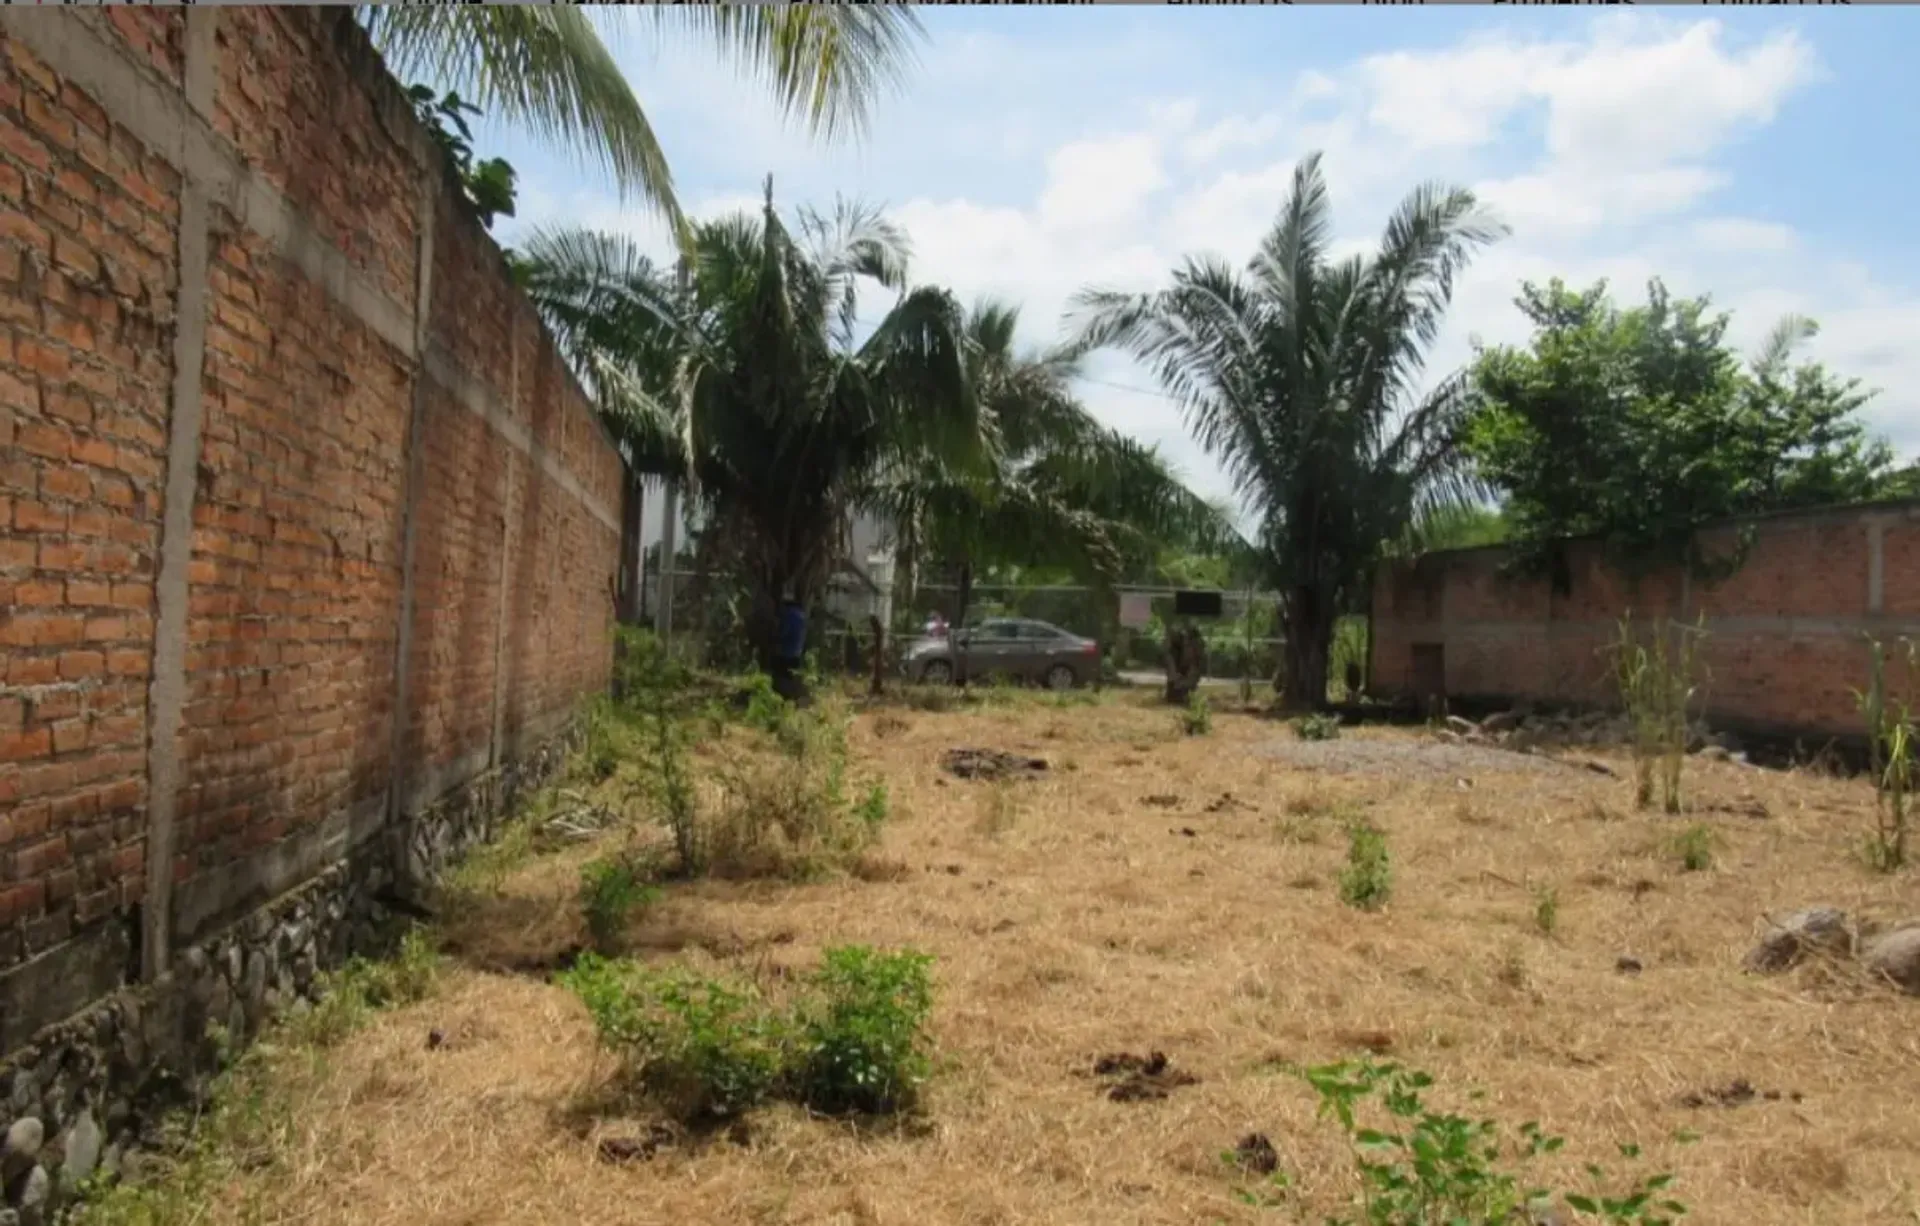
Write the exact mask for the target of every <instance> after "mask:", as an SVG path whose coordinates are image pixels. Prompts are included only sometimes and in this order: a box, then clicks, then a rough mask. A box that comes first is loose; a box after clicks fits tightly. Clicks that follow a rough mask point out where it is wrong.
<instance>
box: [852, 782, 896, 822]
mask: <svg viewBox="0 0 1920 1226" xmlns="http://www.w3.org/2000/svg"><path fill="white" fill-rule="evenodd" d="M890 807H891V806H890V804H889V802H888V799H887V785H886V784H885V783H881V782H877V781H876V782H875V783H873V784H872V785H871V786H869V787H868V788H867V791H866V794H865V795H863V796H862V797H861V798H860V803H859V804H858V805H857V806H855V808H854V816H856V817H858V818H859V819H860V821H861V822H862V823H863V824H864V825H865V826H866V827H867V828H868V829H869V830H875V831H877V830H879V828H880V827H881V826H884V825H886V822H887V812H888V810H889V808H890Z"/></svg>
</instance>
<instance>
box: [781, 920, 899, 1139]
mask: <svg viewBox="0 0 1920 1226" xmlns="http://www.w3.org/2000/svg"><path fill="white" fill-rule="evenodd" d="M932 962H933V959H932V958H930V957H928V956H927V955H925V954H921V953H914V952H912V951H904V950H903V951H898V952H892V953H888V952H882V951H878V950H874V949H869V948H867V947H865V946H859V945H855V946H846V947H842V948H839V949H830V950H828V951H826V954H825V956H824V959H823V961H822V964H821V967H820V969H819V971H817V972H816V973H815V974H814V976H813V979H812V987H813V991H814V993H815V995H814V998H813V999H812V1000H810V1001H808V1002H806V1003H805V1004H804V1005H803V1006H802V1008H801V1011H800V1017H799V1019H798V1026H797V1027H796V1029H797V1031H798V1051H797V1053H796V1060H795V1075H796V1077H797V1078H798V1085H797V1086H796V1097H798V1098H799V1099H800V1100H801V1101H803V1102H805V1103H806V1104H807V1105H808V1106H809V1107H812V1108H813V1109H814V1110H815V1111H820V1112H823V1113H826V1114H829V1115H842V1114H849V1113H859V1114H867V1115H874V1114H883V1113H887V1112H892V1111H898V1110H902V1109H904V1108H906V1107H908V1106H911V1105H912V1102H913V1099H914V1095H915V1093H916V1091H917V1090H918V1088H919V1086H920V1083H921V1082H922V1081H924V1080H926V1076H927V1071H928V1068H929V1061H928V1058H927V1038H926V1024H927V1016H928V1014H929V1013H930V1012H931V1011H932V1009H933V987H932V985H931V983H930V982H929V980H928V977H927V968H928V967H929V966H930V965H932Z"/></svg>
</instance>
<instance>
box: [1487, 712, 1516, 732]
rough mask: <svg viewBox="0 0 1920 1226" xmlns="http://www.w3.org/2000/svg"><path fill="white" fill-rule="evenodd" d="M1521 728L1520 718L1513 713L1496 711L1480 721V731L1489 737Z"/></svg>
mask: <svg viewBox="0 0 1920 1226" xmlns="http://www.w3.org/2000/svg"><path fill="white" fill-rule="evenodd" d="M1519 726H1520V716H1519V715H1518V714H1517V713H1515V712H1513V711H1495V712H1494V713H1493V714H1492V715H1489V716H1487V717H1486V718H1485V719H1483V720H1481V721H1480V731H1482V732H1485V733H1487V734H1489V735H1492V734H1494V733H1498V732H1512V731H1513V730H1514V729H1515V728H1518V727H1519Z"/></svg>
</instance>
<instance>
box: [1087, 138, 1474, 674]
mask: <svg viewBox="0 0 1920 1226" xmlns="http://www.w3.org/2000/svg"><path fill="white" fill-rule="evenodd" d="M1332 226H1333V219H1332V211H1331V208H1330V205H1329V201H1328V196H1327V186H1326V180H1325V178H1324V177H1323V176H1322V174H1321V171H1320V159H1319V155H1317V154H1315V155H1313V156H1311V157H1308V158H1307V159H1305V160H1304V161H1302V162H1301V163H1300V165H1299V166H1298V167H1297V168H1296V170H1295V171H1294V178H1293V185H1292V189H1291V191H1290V193H1289V195H1288V197H1287V199H1286V201H1285V202H1284V203H1283V204H1282V206H1281V209H1280V214H1279V216H1278V218H1277V219H1276V220H1275V222H1274V225H1273V228H1272V229H1271V230H1270V231H1269V232H1268V234H1267V236H1266V238H1265V239H1264V240H1262V242H1261V244H1260V247H1259V250H1258V251H1256V252H1255V253H1254V255H1253V258H1252V259H1251V260H1250V261H1248V263H1247V265H1246V267H1245V269H1244V270H1243V271H1236V270H1234V269H1233V268H1231V267H1229V266H1227V265H1226V264H1224V263H1222V262H1220V261H1217V260H1213V259H1206V258H1189V259H1187V260H1186V261H1184V262H1183V263H1182V264H1181V266H1180V267H1178V268H1176V269H1175V270H1174V273H1173V283H1172V285H1171V286H1170V287H1169V288H1167V289H1163V290H1160V291H1157V292H1154V293H1148V294H1125V293H1115V292H1106V291H1089V292H1087V293H1085V294H1083V295H1081V296H1080V298H1079V299H1078V306H1079V307H1080V308H1081V310H1083V311H1084V312H1085V318H1084V320H1083V322H1082V324H1081V332H1080V337H1079V340H1078V348H1079V349H1081V350H1085V349H1092V348H1096V347H1099V346H1105V345H1114V346H1118V347H1120V348H1122V349H1125V350H1126V351H1128V352H1130V353H1132V354H1133V355H1134V356H1135V357H1136V358H1138V359H1139V360H1140V361H1142V362H1143V363H1145V364H1146V365H1147V366H1148V367H1149V368H1150V369H1151V370H1152V371H1153V373H1154V374H1155V376H1156V377H1157V378H1158V379H1159V381H1160V383H1161V385H1162V386H1163V387H1164V388H1165V389H1166V392H1167V394H1168V395H1169V396H1170V397H1172V398H1173V399H1174V400H1175V401H1176V402H1177V403H1178V404H1179V405H1180V407H1181V409H1182V411H1183V412H1184V414H1185V415H1186V418H1187V423H1188V426H1189V428H1190V429H1191V430H1192V431H1193V432H1194V434H1195V436H1196V437H1197V438H1198V439H1199V441H1200V443H1201V444H1202V445H1203V446H1205V447H1206V448H1207V449H1208V450H1209V451H1210V452H1212V453H1213V455H1215V456H1216V457H1217V458H1218V459H1219V461H1220V462H1221V464H1222V465H1223V466H1224V467H1225V468H1226V470H1227V472H1228V473H1229V474H1230V475H1231V476H1232V478H1233V480H1234V482H1235V484H1236V485H1237V487H1238V490H1239V493H1240V496H1241V498H1242V500H1243V501H1244V503H1245V504H1246V506H1247V508H1248V510H1249V511H1250V512H1251V513H1252V518H1253V520H1254V521H1255V523H1256V524H1257V526H1258V538H1259V543H1260V546H1261V551H1260V552H1261V557H1262V562H1263V569H1264V571H1265V578H1266V580H1267V581H1268V582H1269V583H1271V584H1272V585H1273V586H1274V587H1275V588H1276V589H1277V590H1279V591H1280V592H1281V593H1282V597H1283V600H1284V604H1285V611H1284V625H1285V638H1286V647H1285V659H1284V673H1285V678H1284V681H1285V684H1284V690H1285V696H1286V701H1287V704H1288V705H1289V706H1292V707H1295V708H1316V707H1321V706H1324V705H1325V704H1326V701H1327V668H1328V656H1329V651H1330V646H1331V642H1332V638H1333V632H1334V626H1335V623H1336V622H1337V621H1338V619H1339V617H1340V615H1341V614H1343V613H1346V612H1348V611H1350V610H1353V609H1355V608H1356V607H1358V606H1360V605H1361V604H1362V603H1363V602H1364V601H1365V599H1366V594H1367V592H1368V591H1369V590H1370V584H1371V578H1372V571H1373V567H1374V565H1375V564H1376V563H1377V562H1378V560H1379V559H1380V557H1381V556H1382V554H1383V553H1384V551H1385V550H1386V549H1387V548H1388V546H1389V545H1390V543H1391V542H1393V541H1395V540H1396V539H1398V538H1399V537H1400V536H1401V534H1402V533H1403V532H1404V531H1405V530H1406V527H1407V525H1408V524H1409V523H1410V522H1412V521H1413V519H1414V517H1415V516H1416V514H1418V513H1420V512H1422V511H1424V510H1426V509H1427V508H1431V507H1437V506H1443V505H1450V504H1457V503H1463V502H1466V501H1469V500H1472V499H1474V498H1476V497H1477V494H1478V488H1477V486H1476V484H1475V482H1474V480H1473V477H1472V474H1471V471H1470V470H1469V468H1468V466H1467V465H1466V463H1465V457H1464V455H1463V454H1462V453H1461V451H1460V450H1459V448H1458V447H1457V445H1456V444H1457V442H1458V439H1459V436H1460V432H1461V430H1462V429H1463V428H1464V425H1465V422H1466V419H1467V412H1468V408H1469V398H1468V390H1469V389H1468V385H1467V383H1466V381H1465V379H1464V378H1462V377H1459V376H1450V377H1447V378H1443V379H1441V380H1440V381H1439V382H1438V383H1437V385H1435V386H1434V387H1433V388H1432V390H1430V391H1427V392H1425V393H1424V394H1422V393H1421V392H1419V391H1418V390H1417V389H1418V388H1419V387H1420V385H1421V383H1422V376H1423V372H1424V368H1425V359H1426V354H1427V350H1428V348H1429V346H1430V345H1431V344H1432V341H1433V339H1434V336H1435V334H1436V332H1437V331H1438V329H1439V326H1440V323H1441V320H1442V318H1443V317H1444V315H1445V312H1446V308H1447V304H1448V302H1449V300H1450V298H1451V296H1452V290H1453V283H1454V278H1455V277H1456V276H1457V275H1458V273H1459V271H1460V270H1461V269H1462V268H1463V267H1464V266H1465V265H1466V263H1467V261H1468V260H1469V259H1470V258H1471V256H1472V254H1473V253H1474V251H1475V250H1476V249H1478V248H1479V247H1481V246H1483V245H1485V244H1487V243H1489V242H1492V241H1494V240H1495V239H1496V238H1498V237H1499V236H1500V235H1501V234H1502V233H1504V230H1503V229H1502V227H1500V226H1499V225H1498V224H1496V223H1495V222H1494V221H1493V220H1492V219H1490V218H1489V217H1488V216H1487V215H1486V214H1485V213H1484V212H1482V210H1481V209H1480V207H1479V205H1478V203H1477V202H1476V201H1475V199H1474V197H1473V194H1472V193H1470V192H1467V191H1464V190H1461V189H1458V188H1450V187H1445V186H1440V185H1428V186H1424V187H1420V188H1417V189H1415V190H1414V191H1413V192H1412V193H1411V194H1409V195H1408V196H1407V197H1406V199H1405V200H1403V201H1402V202H1401V204H1400V205H1399V207H1398V208H1397V209H1395V211H1394V213H1393V216H1392V217H1391V218H1390V219H1389V220H1388V222H1387V227H1386V232H1385V234H1384V235H1383V236H1382V238H1381V242H1380V248H1379V250H1378V251H1377V252H1376V253H1374V254H1373V255H1370V256H1358V255H1356V256H1352V257H1350V258H1347V259H1344V260H1336V259H1335V258H1334V256H1333V254H1332V251H1331V244H1332Z"/></svg>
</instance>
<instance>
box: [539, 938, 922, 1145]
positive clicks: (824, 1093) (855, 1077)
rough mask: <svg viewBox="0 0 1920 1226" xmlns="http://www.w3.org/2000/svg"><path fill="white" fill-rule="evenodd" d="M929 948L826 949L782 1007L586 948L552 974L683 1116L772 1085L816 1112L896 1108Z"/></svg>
mask: <svg viewBox="0 0 1920 1226" xmlns="http://www.w3.org/2000/svg"><path fill="white" fill-rule="evenodd" d="M931 963H932V959H931V958H929V957H927V956H926V955H924V954H920V953H915V952H913V951H911V950H900V951H894V952H883V951H876V950H872V949H868V948H865V947H861V946H851V947H843V948H838V949H830V950H828V951H826V953H825V955H824V956H823V959H822V962H821V965H820V967H819V969H818V970H816V971H815V972H814V973H813V974H812V975H811V976H809V977H808V979H807V982H806V985H805V988H804V990H803V992H802V993H801V994H800V996H799V997H798V999H797V1000H796V1001H795V1002H794V1003H793V1005H792V1007H791V1008H785V1009H783V1008H781V1007H779V1005H778V1004H777V1003H775V1002H769V1001H767V1000H765V999H764V998H763V997H761V995H760V994H759V993H758V992H756V991H755V990H754V989H753V988H752V987H751V985H748V984H745V983H739V982H733V981H725V980H719V979H707V978H702V977H700V976H698V975H694V974H692V973H691V972H688V971H686V970H684V969H680V968H670V969H665V970H651V969H648V968H646V967H643V966H640V965H639V964H637V963H634V962H630V961H625V960H609V959H606V958H602V957H600V956H599V955H597V954H587V955H584V956H582V957H581V958H580V960H579V961H578V962H576V963H575V964H574V965H573V967H572V969H570V970H568V971H566V972H564V973H563V974H562V975H561V976H560V977H559V982H560V983H561V984H562V985H563V986H565V987H566V988H567V989H568V990H570V991H572V992H573V993H574V994H575V995H576V996H578V997H579V998H580V1000H581V1002H582V1003H583V1004H585V1005H586V1007H587V1012H588V1014H589V1015H591V1016H592V1018H593V1023H594V1028H595V1030H596V1031H597V1033H598V1034H599V1037H600V1042H601V1043H602V1045H603V1046H605V1047H607V1048H608V1049H609V1050H611V1051H613V1052H615V1053H617V1054H618V1055H619V1056H620V1057H621V1058H622V1060H623V1061H624V1062H625V1063H626V1067H627V1072H628V1073H629V1074H630V1075H631V1076H633V1077H634V1078H635V1079H636V1081H637V1082H638V1084H639V1085H640V1086H641V1087H642V1088H644V1089H645V1090H646V1091H647V1092H648V1093H649V1094H651V1095H652V1096H653V1097H654V1098H655V1099H656V1100H657V1101H658V1102H659V1103H660V1105H661V1106H663V1107H664V1108H665V1109H667V1110H668V1111H669V1112H671V1113H672V1114H673V1115H675V1116H676V1117H677V1118H679V1119H682V1120H686V1121H689V1122H693V1121H703V1120H712V1119H717V1118H725V1117H728V1116H733V1115H738V1114H739V1113H741V1112H743V1111H746V1110H749V1109H750V1108H752V1107H754V1106H756V1105H757V1104H759V1103H761V1102H763V1101H765V1100H766V1099H767V1098H768V1097H769V1096H771V1095H774V1094H783V1095H786V1096H788V1097H791V1098H793V1099H794V1100H795V1101H798V1102H801V1103H804V1104H805V1105H806V1106H808V1107H810V1108H812V1109H813V1110H815V1111H820V1112H826V1113H833V1114H846V1113H868V1114H878V1113H886V1112H894V1111H901V1110H905V1109H907V1108H908V1107H910V1106H911V1105H912V1103H913V1101H914V1097H915V1094H916V1091H917V1090H918V1087H919V1086H920V1084H921V1083H922V1082H923V1081H924V1080H925V1078H926V1076H927V1073H928V1071H929V1069H930V1067H931V1061H930V1059H929V1055H928V1052H929V1046H930V1045H929V1041H928V1038H927V1034H926V1023H927V1018H928V1015H929V1014H930V1013H931V1011H932V1007H933V989H932V986H931V983H930V981H929V977H928V974H927V968H928V967H929V966H930V965H931Z"/></svg>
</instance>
